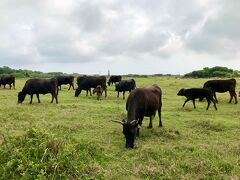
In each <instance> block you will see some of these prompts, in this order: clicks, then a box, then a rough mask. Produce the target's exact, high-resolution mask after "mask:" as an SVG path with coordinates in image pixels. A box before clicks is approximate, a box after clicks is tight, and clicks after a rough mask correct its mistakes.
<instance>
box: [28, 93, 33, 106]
mask: <svg viewBox="0 0 240 180" xmlns="http://www.w3.org/2000/svg"><path fill="white" fill-rule="evenodd" d="M30 97H31V100H30V103H29V104H32V99H33V94H31V95H30Z"/></svg>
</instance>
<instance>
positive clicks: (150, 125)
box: [148, 116, 153, 128]
mask: <svg viewBox="0 0 240 180" xmlns="http://www.w3.org/2000/svg"><path fill="white" fill-rule="evenodd" d="M152 119H153V116H150V118H149V120H150V121H149V125H148V128H152Z"/></svg>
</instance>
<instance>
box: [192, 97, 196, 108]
mask: <svg viewBox="0 0 240 180" xmlns="http://www.w3.org/2000/svg"><path fill="white" fill-rule="evenodd" d="M192 102H193V107H194V109H196V105H195V99H193V100H192Z"/></svg>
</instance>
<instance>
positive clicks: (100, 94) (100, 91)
mask: <svg viewBox="0 0 240 180" xmlns="http://www.w3.org/2000/svg"><path fill="white" fill-rule="evenodd" d="M95 93H96V94H97V100H100V99H101V97H102V93H103V88H102V86H101V85H97V87H96V88H95V89H94V90H93V94H95Z"/></svg>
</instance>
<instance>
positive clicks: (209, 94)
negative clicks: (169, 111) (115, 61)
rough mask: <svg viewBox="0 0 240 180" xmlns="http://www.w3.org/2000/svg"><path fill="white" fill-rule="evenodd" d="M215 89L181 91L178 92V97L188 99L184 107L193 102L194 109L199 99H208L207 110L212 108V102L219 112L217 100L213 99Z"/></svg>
mask: <svg viewBox="0 0 240 180" xmlns="http://www.w3.org/2000/svg"><path fill="white" fill-rule="evenodd" d="M213 94H214V92H213V89H212V88H191V89H181V90H180V91H179V92H178V94H177V95H178V96H185V97H186V98H187V99H186V100H185V102H184V104H183V107H184V106H185V104H186V103H187V102H188V101H190V100H192V101H193V106H194V109H195V108H196V106H195V99H197V98H206V99H207V102H208V105H207V110H208V108H209V106H210V103H211V101H212V102H213V104H214V107H215V109H216V110H217V106H216V103H215V100H214V99H213Z"/></svg>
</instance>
